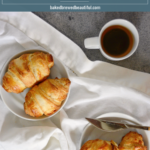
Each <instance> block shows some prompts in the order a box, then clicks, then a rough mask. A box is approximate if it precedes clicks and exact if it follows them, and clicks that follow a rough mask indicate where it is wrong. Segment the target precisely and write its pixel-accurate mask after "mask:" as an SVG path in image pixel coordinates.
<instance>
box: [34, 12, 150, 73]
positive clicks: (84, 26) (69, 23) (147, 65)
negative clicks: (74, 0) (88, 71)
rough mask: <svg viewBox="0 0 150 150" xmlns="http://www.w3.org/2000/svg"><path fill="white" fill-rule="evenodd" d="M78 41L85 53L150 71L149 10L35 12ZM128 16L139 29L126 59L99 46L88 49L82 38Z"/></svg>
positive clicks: (93, 57)
mask: <svg viewBox="0 0 150 150" xmlns="http://www.w3.org/2000/svg"><path fill="white" fill-rule="evenodd" d="M34 13H35V14H36V15H37V16H39V17H40V18H42V19H43V20H45V21H46V22H47V23H49V24H51V25H52V26H53V27H55V28H56V29H58V30H59V31H60V32H62V33H63V34H64V35H66V36H67V37H69V38H70V39H71V40H72V41H74V42H75V43H76V44H77V45H79V46H80V47H81V48H82V50H83V51H84V53H85V54H86V56H87V57H88V58H89V59H90V60H92V61H95V60H101V61H105V62H109V63H112V64H116V65H118V66H123V67H126V68H130V69H133V70H137V71H142V72H147V73H150V12H34ZM117 18H122V19H127V20H129V21H130V22H132V23H133V24H134V25H135V26H136V28H137V29H138V32H139V36H140V42H139V46H138V49H137V51H136V52H135V53H134V54H133V55H132V56H131V57H130V58H128V59H126V60H122V61H118V62H114V61H110V60H107V59H106V58H104V57H103V56H102V54H101V53H100V51H99V50H88V49H86V48H85V47H84V39H85V38H87V37H94V36H98V34H99V31H100V29H101V28H102V27H103V25H104V24H105V23H107V22H108V21H110V20H112V19H117Z"/></svg>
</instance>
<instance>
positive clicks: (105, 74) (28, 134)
mask: <svg viewBox="0 0 150 150" xmlns="http://www.w3.org/2000/svg"><path fill="white" fill-rule="evenodd" d="M36 48H37V49H46V50H47V51H50V52H52V53H53V54H55V55H56V56H57V57H58V58H59V59H60V60H61V61H63V63H64V64H65V65H66V67H67V68H68V69H69V70H70V71H69V72H70V78H71V81H72V89H71V93H70V97H69V100H68V102H67V104H66V105H65V107H64V109H63V110H62V111H61V112H60V113H58V114H57V115H56V116H54V117H53V118H52V119H47V120H44V121H39V122H32V121H26V120H23V119H20V118H18V117H16V116H15V115H13V114H12V113H11V112H10V111H9V110H8V109H7V108H6V106H5V105H4V103H3V102H2V100H0V150H1V149H2V150H3V149H4V150H10V149H11V150H20V149H22V150H78V149H79V148H78V144H79V139H80V135H81V133H82V131H83V128H84V127H85V125H86V124H87V121H86V120H85V119H84V117H97V116H99V115H101V114H104V113H108V112H121V113H125V114H128V115H131V116H133V117H135V118H136V119H138V120H139V121H140V122H141V123H142V124H143V125H150V119H149V114H150V109H149V108H150V75H149V74H146V73H141V72H137V71H133V70H129V69H126V68H122V67H118V66H115V65H112V64H109V63H105V62H101V61H95V62H92V61H90V60H88V59H87V57H86V56H85V54H84V53H83V51H82V50H81V49H80V47H79V46H77V45H76V44H75V43H73V42H72V41H71V40H70V39H68V38H67V37H66V36H64V35H63V34H61V33H60V32H59V31H57V30H56V29H55V28H53V27H52V26H50V25H49V24H47V23H46V22H44V21H43V20H41V19H40V18H38V17H37V16H35V15H34V14H32V13H29V12H0V69H1V67H2V65H3V64H4V62H5V61H6V60H7V58H8V57H10V56H11V55H12V54H13V53H15V52H18V51H22V50H25V49H36ZM71 70H72V71H74V73H75V74H76V75H77V76H76V75H74V73H72V72H71ZM149 137H150V136H149Z"/></svg>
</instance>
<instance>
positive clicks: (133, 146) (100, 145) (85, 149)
mask: <svg viewBox="0 0 150 150" xmlns="http://www.w3.org/2000/svg"><path fill="white" fill-rule="evenodd" d="M97 119H104V120H109V121H116V122H120V123H128V124H133V125H141V124H140V122H139V121H138V120H137V119H136V118H134V117H132V116H130V115H127V114H122V113H116V112H112V113H106V114H102V115H100V116H99V117H97ZM148 132H149V131H145V130H140V129H134V128H132V129H131V128H128V129H124V130H118V131H116V132H109V131H107V130H105V131H104V130H100V129H98V128H96V127H95V126H93V125H92V124H91V123H88V124H87V125H86V126H85V128H84V130H83V131H82V134H81V138H80V141H79V150H149V148H150V140H149V136H148Z"/></svg>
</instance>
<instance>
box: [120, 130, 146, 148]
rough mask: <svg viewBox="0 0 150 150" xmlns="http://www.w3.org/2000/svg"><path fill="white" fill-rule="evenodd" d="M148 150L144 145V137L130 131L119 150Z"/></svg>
mask: <svg viewBox="0 0 150 150" xmlns="http://www.w3.org/2000/svg"><path fill="white" fill-rule="evenodd" d="M128 149H129V150H147V147H146V146H145V145H144V141H143V137H142V135H140V134H138V133H137V132H132V131H130V132H129V133H127V134H126V135H125V136H124V137H123V138H122V141H121V143H120V144H119V150H128Z"/></svg>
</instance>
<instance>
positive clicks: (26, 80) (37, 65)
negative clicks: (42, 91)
mask: <svg viewBox="0 0 150 150" xmlns="http://www.w3.org/2000/svg"><path fill="white" fill-rule="evenodd" d="M53 65H54V61H53V57H52V55H51V54H48V53H43V52H35V53H32V54H23V55H21V56H20V57H19V58H17V59H13V60H12V61H11V62H10V63H9V66H8V71H7V72H6V73H5V75H4V77H3V83H2V86H3V88H4V89H5V90H6V91H7V92H13V93H20V92H22V91H23V90H24V89H26V88H29V87H32V86H33V85H35V84H36V83H38V82H40V81H42V80H44V79H46V78H47V77H48V76H49V74H50V68H51V67H52V66H53Z"/></svg>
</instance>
